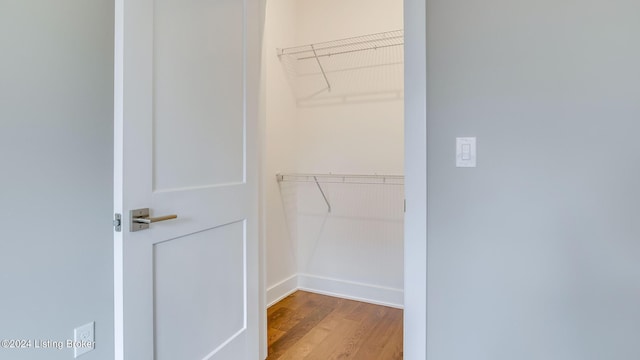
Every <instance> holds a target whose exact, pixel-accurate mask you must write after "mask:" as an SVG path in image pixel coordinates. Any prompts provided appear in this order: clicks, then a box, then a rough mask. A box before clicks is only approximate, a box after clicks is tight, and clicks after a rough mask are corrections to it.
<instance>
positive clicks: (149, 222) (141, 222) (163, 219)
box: [133, 215, 178, 224]
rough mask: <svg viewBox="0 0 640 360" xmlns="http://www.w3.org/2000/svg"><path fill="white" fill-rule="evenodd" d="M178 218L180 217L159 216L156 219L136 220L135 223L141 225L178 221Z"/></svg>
mask: <svg viewBox="0 0 640 360" xmlns="http://www.w3.org/2000/svg"><path fill="white" fill-rule="evenodd" d="M177 218H178V215H167V216H158V217H154V218H135V219H133V222H136V223H140V224H151V223H154V222H158V221H165V220H171V219H177Z"/></svg>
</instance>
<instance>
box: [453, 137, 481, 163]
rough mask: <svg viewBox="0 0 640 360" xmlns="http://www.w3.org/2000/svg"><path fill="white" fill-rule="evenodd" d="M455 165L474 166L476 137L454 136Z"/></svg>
mask: <svg viewBox="0 0 640 360" xmlns="http://www.w3.org/2000/svg"><path fill="white" fill-rule="evenodd" d="M456 167H476V138H475V137H463V138H462V137H461V138H456Z"/></svg>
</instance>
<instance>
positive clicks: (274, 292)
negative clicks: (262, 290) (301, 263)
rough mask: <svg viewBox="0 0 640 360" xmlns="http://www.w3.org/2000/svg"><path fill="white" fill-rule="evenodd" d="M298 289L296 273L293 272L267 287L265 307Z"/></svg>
mask: <svg viewBox="0 0 640 360" xmlns="http://www.w3.org/2000/svg"><path fill="white" fill-rule="evenodd" d="M296 290H298V275H297V274H294V275H291V276H290V277H288V278H286V279H284V280H282V281H280V282H279V283H277V284H275V285H273V286H271V287H270V288H268V289H267V307H270V306H271V305H273V304H275V303H277V302H278V301H280V300H282V299H284V298H286V297H287V296H289V295H291V294H292V293H294V292H295V291H296Z"/></svg>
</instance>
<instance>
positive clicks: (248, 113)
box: [115, 0, 261, 360]
mask: <svg viewBox="0 0 640 360" xmlns="http://www.w3.org/2000/svg"><path fill="white" fill-rule="evenodd" d="M260 11H261V10H260V7H259V4H258V0H117V1H116V61H115V62H116V75H115V77H116V81H115V95H116V96H115V119H116V121H115V131H116V139H115V144H116V148H115V176H116V178H115V183H116V188H115V209H116V212H119V213H121V214H122V217H123V220H122V230H121V232H119V233H116V237H115V238H116V246H115V271H116V301H115V303H116V358H118V359H126V360H146V359H150V360H151V359H154V360H201V359H214V360H218V359H232V360H243V359H247V360H248V359H251V360H256V359H258V349H259V343H260V342H259V335H258V334H259V329H258V318H259V316H258V314H259V304H258V298H259V294H258V241H257V239H258V236H257V220H258V219H257V209H258V197H257V162H256V160H257V156H256V155H257V154H256V150H257V148H258V146H257V144H256V142H257V116H258V104H257V102H258V89H259V87H258V80H259V79H258V77H259V74H258V71H259V61H260V58H259V56H260V50H259V49H260V36H261V34H260V27H261V14H260ZM141 208H149V209H150V216H151V217H152V218H153V217H158V216H163V215H171V214H176V215H177V219H172V220H167V221H162V222H155V223H152V224H150V226H149V228H148V229H145V230H140V231H136V232H132V231H131V230H130V222H131V217H130V213H129V212H130V211H131V210H135V209H141Z"/></svg>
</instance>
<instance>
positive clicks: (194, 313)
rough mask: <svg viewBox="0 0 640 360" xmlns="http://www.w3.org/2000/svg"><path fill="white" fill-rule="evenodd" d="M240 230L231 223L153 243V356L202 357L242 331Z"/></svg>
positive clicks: (240, 226) (241, 225)
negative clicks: (222, 256)
mask: <svg viewBox="0 0 640 360" xmlns="http://www.w3.org/2000/svg"><path fill="white" fill-rule="evenodd" d="M244 234H245V231H244V222H236V223H233V224H229V225H226V226H221V227H218V228H214V229H211V230H206V231H203V232H199V233H196V234H193V235H191V236H187V237H183V238H178V239H173V240H171V241H165V242H161V243H158V244H156V245H155V246H154V263H155V273H154V282H155V323H156V329H155V330H156V338H155V343H156V358H157V359H158V360H164V359H166V360H172V359H204V358H205V357H206V356H207V355H209V354H211V355H215V352H216V349H218V348H219V347H220V345H222V344H224V343H225V342H226V341H229V340H232V338H233V337H234V336H235V335H236V334H238V333H239V332H241V331H242V330H243V329H244V327H245V312H244V305H245V291H244V283H245V273H246V269H245V263H246V261H245V257H244V241H238V239H244ZM221 253H224V254H225V257H224V258H219V254H221ZM221 291H224V292H225V296H220V292H221ZM185 330H186V331H185Z"/></svg>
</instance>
